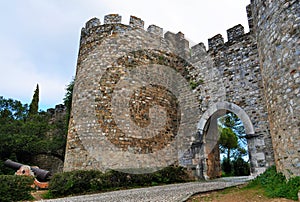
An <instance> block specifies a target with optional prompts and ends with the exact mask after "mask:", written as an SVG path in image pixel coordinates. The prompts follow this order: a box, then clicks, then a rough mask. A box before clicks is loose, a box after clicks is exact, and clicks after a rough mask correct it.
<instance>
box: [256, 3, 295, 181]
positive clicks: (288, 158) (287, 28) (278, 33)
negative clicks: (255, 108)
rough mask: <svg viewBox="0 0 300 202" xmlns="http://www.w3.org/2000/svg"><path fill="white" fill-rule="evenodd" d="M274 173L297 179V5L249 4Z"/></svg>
mask: <svg viewBox="0 0 300 202" xmlns="http://www.w3.org/2000/svg"><path fill="white" fill-rule="evenodd" d="M252 11H253V14H254V30H255V32H256V37H257V38H256V39H257V45H258V52H259V63H260V69H261V75H262V78H263V85H264V94H265V97H266V105H267V108H268V114H269V115H268V118H269V123H270V130H271V135H272V140H273V148H274V154H275V162H276V167H277V170H278V171H280V172H283V173H284V174H285V176H286V177H290V176H299V175H300V118H299V117H300V87H299V86H300V59H299V58H300V4H299V1H298V0H290V1H286V0H279V1H266V0H252Z"/></svg>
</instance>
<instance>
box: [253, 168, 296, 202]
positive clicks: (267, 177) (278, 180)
mask: <svg viewBox="0 0 300 202" xmlns="http://www.w3.org/2000/svg"><path fill="white" fill-rule="evenodd" d="M253 186H259V187H262V188H263V189H264V190H265V193H266V196H268V197H271V198H275V197H279V198H288V199H292V200H298V191H299V190H300V177H299V176H297V177H293V178H290V179H289V180H288V181H287V180H286V178H285V176H284V175H283V174H282V173H278V172H277V171H276V167H275V166H272V167H270V168H268V169H267V170H266V171H265V172H264V173H263V174H261V175H259V176H258V177H257V178H255V179H254V180H252V181H251V182H250V183H249V185H248V187H253Z"/></svg>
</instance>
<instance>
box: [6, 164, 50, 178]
mask: <svg viewBox="0 0 300 202" xmlns="http://www.w3.org/2000/svg"><path fill="white" fill-rule="evenodd" d="M4 165H6V166H7V167H10V168H13V169H15V170H19V169H20V168H21V167H22V166H23V164H21V163H17V162H14V161H12V160H10V159H7V160H6V161H5V162H4ZM30 169H31V170H32V172H33V173H34V175H35V177H36V178H37V179H38V180H39V181H47V180H48V179H49V178H50V177H51V172H50V171H48V170H43V169H40V168H37V167H31V166H30Z"/></svg>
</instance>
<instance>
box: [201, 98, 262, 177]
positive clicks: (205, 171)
mask: <svg viewBox="0 0 300 202" xmlns="http://www.w3.org/2000/svg"><path fill="white" fill-rule="evenodd" d="M227 111H230V112H232V113H234V114H236V115H237V116H238V117H239V118H240V120H241V121H242V122H243V125H244V128H245V133H246V136H247V143H248V152H249V159H250V164H251V174H258V173H261V172H263V171H264V170H265V168H264V167H263V168H261V167H258V166H257V162H256V161H257V160H256V158H253V157H255V156H258V155H259V156H262V155H263V158H265V157H264V153H259V154H258V153H257V152H256V149H255V144H256V142H257V141H258V140H257V138H256V137H257V136H256V135H255V129H254V126H253V124H252V122H251V119H250V117H249V116H248V114H247V113H246V112H245V111H244V110H243V109H242V108H241V107H239V106H238V105H236V104H233V103H229V102H226V101H223V102H217V103H215V104H213V105H212V106H211V107H209V109H207V110H206V112H205V113H204V114H203V115H202V116H201V119H200V121H199V123H198V132H199V137H200V138H202V142H203V144H202V147H201V151H200V152H201V160H200V161H199V162H201V163H202V165H200V166H199V167H200V168H201V172H202V173H201V172H200V175H202V177H204V178H205V179H211V178H215V177H219V176H220V172H221V168H220V157H219V156H220V154H219V149H218V144H217V141H218V139H219V136H218V131H217V130H218V128H217V119H218V118H219V117H221V116H222V115H224V114H225V113H226V112H227Z"/></svg>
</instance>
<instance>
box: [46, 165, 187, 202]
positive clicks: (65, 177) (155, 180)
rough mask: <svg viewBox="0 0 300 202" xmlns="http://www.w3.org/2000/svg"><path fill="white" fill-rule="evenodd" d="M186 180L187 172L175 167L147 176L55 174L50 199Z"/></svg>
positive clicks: (80, 173)
mask: <svg viewBox="0 0 300 202" xmlns="http://www.w3.org/2000/svg"><path fill="white" fill-rule="evenodd" d="M186 179H188V175H187V174H186V172H185V170H184V169H183V168H182V167H174V166H170V167H167V168H164V169H162V170H159V171H157V172H154V173H147V174H128V173H123V172H119V171H113V170H111V171H108V172H106V173H101V172H100V171H95V170H90V171H82V170H78V171H71V172H65V173H58V174H55V175H54V176H53V177H52V179H51V180H50V183H49V193H48V197H49V196H50V197H59V196H67V195H74V194H83V193H88V192H97V191H98V192H99V191H106V190H112V189H121V188H128V187H137V186H138V187H140V186H151V185H158V184H168V183H176V182H186V181H187V180H186Z"/></svg>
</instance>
